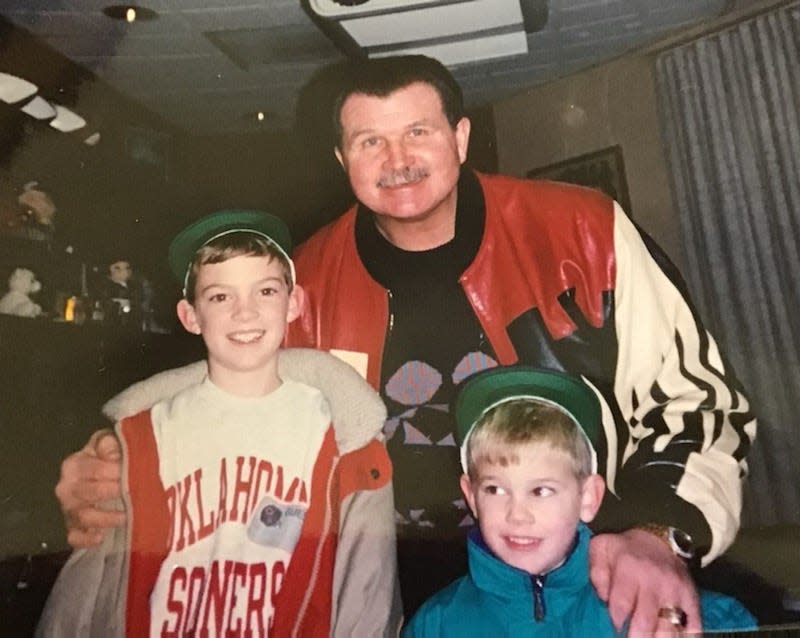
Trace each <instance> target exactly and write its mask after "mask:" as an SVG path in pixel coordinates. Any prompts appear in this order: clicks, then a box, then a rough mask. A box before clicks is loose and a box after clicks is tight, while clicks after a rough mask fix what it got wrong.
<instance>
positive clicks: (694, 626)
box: [589, 529, 702, 636]
mask: <svg viewBox="0 0 800 638" xmlns="http://www.w3.org/2000/svg"><path fill="white" fill-rule="evenodd" d="M589 575H590V578H591V580H592V584H593V585H594V587H595V589H596V590H597V593H598V595H599V596H600V598H602V599H603V600H604V601H606V602H607V603H608V611H609V613H610V615H611V621H612V622H613V623H614V626H615V627H616V628H617V629H620V628H621V627H622V625H623V624H624V623H625V621H626V619H628V618H630V624H629V626H628V635H629V636H645V635H653V634H654V633H656V632H658V633H659V635H662V633H661V632H670V633H673V632H675V631H676V628H675V627H674V626H672V625H671V624H670V623H669V621H668V620H667V619H665V618H663V617H661V618H659V610H660V609H669V608H677V609H681V610H683V611H684V612H686V627H685V628H684V629H683V631H684V632H685V633H697V632H701V631H702V623H701V618H700V603H699V599H698V594H697V590H696V589H695V586H694V583H693V581H692V577H691V575H690V574H689V569H688V567H687V566H686V564H685V563H684V562H683V560H682V559H680V558H678V557H677V556H676V555H675V554H674V553H673V552H672V550H671V549H670V548H669V546H668V545H667V544H666V543H665V542H664V541H663V540H662V539H660V538H659V537H658V536H656V535H654V534H652V533H650V532H648V531H645V530H642V529H630V530H627V531H625V532H620V533H618V534H598V535H597V536H594V537H593V538H592V540H591V543H590V545H589ZM664 635H666V634H664Z"/></svg>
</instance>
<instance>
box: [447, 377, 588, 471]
mask: <svg viewBox="0 0 800 638" xmlns="http://www.w3.org/2000/svg"><path fill="white" fill-rule="evenodd" d="M516 399H536V400H538V401H542V402H544V403H549V404H551V405H553V406H555V407H557V408H560V409H561V410H562V411H563V412H564V413H566V414H567V415H568V416H570V417H571V418H572V420H573V421H574V422H575V425H576V426H577V427H578V428H579V429H580V431H581V432H583V434H584V435H585V436H586V438H587V439H588V441H589V444H590V447H591V448H592V451H593V452H594V445H595V443H596V442H597V440H598V437H599V436H600V429H601V427H602V416H601V412H600V402H599V401H598V399H597V395H596V394H595V393H594V390H592V389H591V388H590V387H589V386H588V385H587V384H586V383H585V382H584V381H582V380H581V379H580V378H578V377H574V376H571V375H569V374H565V373H563V372H557V371H555V370H547V369H544V368H535V367H531V366H522V365H517V366H498V367H496V368H491V369H489V370H484V371H483V372H479V373H478V374H475V375H473V376H471V377H468V378H467V379H466V380H465V381H464V382H463V384H462V385H461V387H460V388H459V391H458V395H457V396H456V400H455V403H454V407H453V413H454V416H455V419H456V440H457V441H458V444H459V445H460V446H461V465H462V467H463V468H464V471H465V472H466V471H467V470H466V467H467V464H466V450H467V446H466V442H467V439H468V438H469V435H470V433H471V432H472V429H473V428H474V427H475V424H476V423H477V422H478V421H479V420H480V419H481V417H482V416H483V415H484V414H486V413H487V412H488V411H489V410H491V409H492V408H494V407H496V406H498V405H500V404H501V403H505V402H507V401H514V400H516ZM595 466H596V459H595Z"/></svg>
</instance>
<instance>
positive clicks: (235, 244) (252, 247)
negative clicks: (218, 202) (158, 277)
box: [186, 231, 293, 304]
mask: <svg viewBox="0 0 800 638" xmlns="http://www.w3.org/2000/svg"><path fill="white" fill-rule="evenodd" d="M242 256H247V257H267V258H269V261H270V262H271V261H272V260H273V259H277V260H278V263H279V264H280V265H281V271H282V273H283V279H284V281H285V282H286V285H287V286H288V288H289V292H291V291H292V288H293V282H292V269H291V265H290V264H289V261H288V260H287V259H286V255H285V254H284V253H283V252H281V250H280V249H279V248H278V247H277V246H276V244H275V243H274V242H273V241H271V240H269V239H267V238H266V237H262V236H261V235H257V234H256V233H251V232H247V231H241V232H235V233H229V234H227V235H222V236H221V237H217V238H216V239H213V240H211V241H210V242H208V243H207V244H205V245H204V246H202V247H201V248H200V249H199V250H198V251H197V252H196V253H195V255H194V259H192V263H191V265H190V266H189V273H188V276H187V279H186V301H188V302H189V303H190V304H193V303H194V300H195V284H196V283H197V275H198V273H199V272H200V268H201V267H202V266H205V265H206V264H221V263H222V262H225V261H228V260H229V259H232V258H234V257H242Z"/></svg>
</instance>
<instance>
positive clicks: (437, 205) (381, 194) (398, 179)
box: [336, 82, 469, 222]
mask: <svg viewBox="0 0 800 638" xmlns="http://www.w3.org/2000/svg"><path fill="white" fill-rule="evenodd" d="M340 119H341V124H342V140H341V143H340V148H337V149H336V156H337V158H338V159H339V161H340V162H341V164H342V166H343V167H344V169H345V171H346V172H347V175H348V177H349V179H350V184H351V185H352V187H353V191H354V192H355V194H356V197H358V199H359V201H360V202H362V203H363V204H364V205H366V206H368V207H369V208H370V209H371V210H373V211H374V212H375V213H377V214H378V215H379V216H386V217H388V218H391V219H392V220H394V221H403V222H414V221H420V220H425V219H427V218H430V217H433V216H437V215H439V216H441V215H452V216H454V215H455V199H456V185H457V182H458V174H459V169H460V166H461V164H462V163H463V162H464V160H466V158H467V145H468V142H469V120H468V119H466V118H462V119H461V120H460V121H459V122H458V124H457V125H456V127H455V128H453V127H452V126H450V123H449V122H448V121H447V117H446V116H445V114H444V111H443V109H442V103H441V99H440V97H439V94H438V93H437V92H436V90H435V89H434V88H433V87H432V86H430V85H429V84H425V83H423V82H416V83H414V84H411V85H409V86H406V87H404V88H401V89H398V90H397V91H395V92H394V93H391V94H389V95H388V96H386V97H375V96H370V95H365V94H362V93H355V94H353V95H351V96H350V97H348V98H347V99H346V100H345V102H344V104H343V105H342V109H341V116H340Z"/></svg>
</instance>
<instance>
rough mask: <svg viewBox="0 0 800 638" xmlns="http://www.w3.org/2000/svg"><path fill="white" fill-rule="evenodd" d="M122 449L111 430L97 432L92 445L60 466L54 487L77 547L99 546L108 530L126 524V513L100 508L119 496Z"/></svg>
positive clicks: (85, 447) (69, 534)
mask: <svg viewBox="0 0 800 638" xmlns="http://www.w3.org/2000/svg"><path fill="white" fill-rule="evenodd" d="M121 474H122V468H121V449H120V445H119V441H118V440H117V438H116V436H114V433H113V432H112V431H111V430H108V429H104V430H98V431H97V432H95V433H94V434H93V435H92V436H91V438H90V439H89V442H88V443H87V444H86V445H85V446H84V447H83V448H82V449H81V450H78V451H77V452H75V453H74V454H71V455H70V456H68V457H67V458H66V459H65V460H64V462H63V463H62V464H61V476H60V478H59V481H58V484H57V485H56V488H55V493H56V497H58V500H59V502H60V504H61V510H62V511H63V513H64V520H65V521H66V525H67V542H68V543H69V544H70V545H71V546H72V547H74V548H81V547H92V546H94V545H99V544H100V543H101V542H102V541H103V538H104V537H105V535H106V534H107V533H108V530H109V529H111V528H114V527H119V526H120V525H123V524H124V523H125V513H124V512H121V511H118V510H108V509H100V508H99V507H98V505H99V504H100V503H102V502H104V501H108V500H111V499H114V498H119V496H120V476H121Z"/></svg>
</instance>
